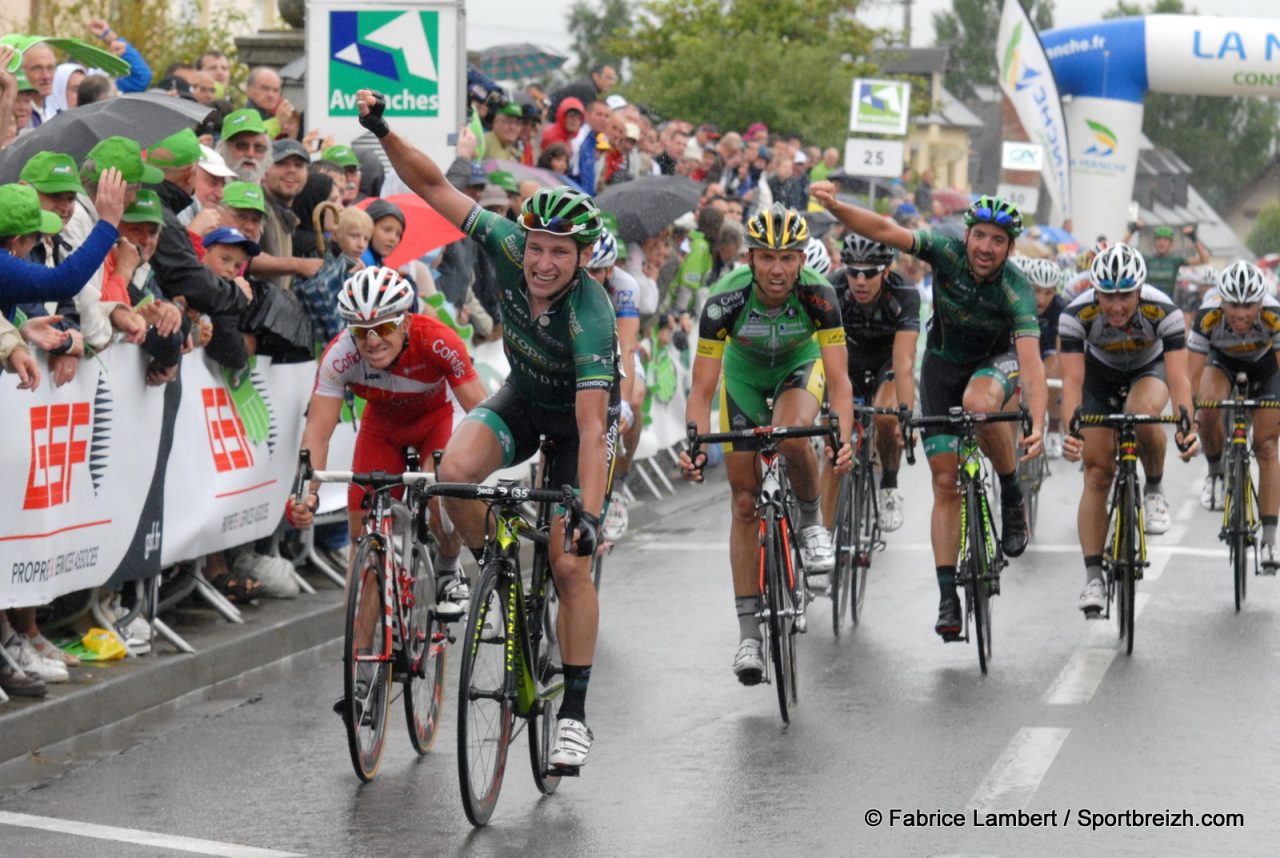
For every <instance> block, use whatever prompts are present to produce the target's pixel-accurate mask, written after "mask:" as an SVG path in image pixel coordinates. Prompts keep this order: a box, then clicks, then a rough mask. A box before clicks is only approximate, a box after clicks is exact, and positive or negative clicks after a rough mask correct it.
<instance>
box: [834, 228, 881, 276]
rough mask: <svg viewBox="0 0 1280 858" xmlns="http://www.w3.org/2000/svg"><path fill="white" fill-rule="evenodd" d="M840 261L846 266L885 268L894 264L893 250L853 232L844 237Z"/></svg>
mask: <svg viewBox="0 0 1280 858" xmlns="http://www.w3.org/2000/svg"><path fill="white" fill-rule="evenodd" d="M840 261H841V262H842V263H844V264H845V265H875V266H877V267H880V268H884V267H885V266H887V265H891V264H892V263H893V248H891V247H889V245H887V244H881V243H880V242H878V241H872V240H871V239H869V238H863V237H862V236H860V235H858V234H857V233H856V232H851V233H849V234H848V235H846V236H845V237H844V244H842V245H841V246H840Z"/></svg>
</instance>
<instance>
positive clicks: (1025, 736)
mask: <svg viewBox="0 0 1280 858" xmlns="http://www.w3.org/2000/svg"><path fill="white" fill-rule="evenodd" d="M1070 733H1071V730H1070V728H1067V727H1023V728H1022V729H1021V730H1019V731H1018V732H1017V733H1016V734H1015V735H1014V737H1013V738H1012V739H1011V740H1010V741H1009V744H1008V746H1007V747H1006V748H1005V749H1004V753H1003V754H1001V755H1000V759H998V760H996V764H995V765H994V766H992V767H991V771H990V772H988V773H987V777H986V778H985V779H984V780H983V781H982V784H981V785H980V786H979V787H978V790H977V792H975V793H974V794H973V798H971V799H969V804H968V805H967V808H968V809H971V810H977V811H1011V810H1021V809H1023V808H1025V807H1026V806H1027V804H1028V803H1029V802H1030V801H1031V798H1032V796H1034V795H1035V794H1036V790H1037V789H1039V788H1040V782H1041V781H1042V780H1044V776H1045V775H1046V774H1047V773H1048V771H1049V767H1050V766H1052V765H1053V760H1054V758H1055V757H1057V756H1058V750H1059V749H1060V748H1061V747H1062V743H1063V742H1065V741H1066V740H1067V736H1068V735H1070Z"/></svg>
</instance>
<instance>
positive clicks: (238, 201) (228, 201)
mask: <svg viewBox="0 0 1280 858" xmlns="http://www.w3.org/2000/svg"><path fill="white" fill-rule="evenodd" d="M222 204H223V205H224V206H226V207H227V208H232V209H253V210H254V211H255V212H262V213H263V214H266V213H267V200H266V197H264V196H263V195H262V188H260V187H258V186H257V185H255V184H254V183H253V182H229V183H228V184H227V186H226V187H225V188H223V189H222Z"/></svg>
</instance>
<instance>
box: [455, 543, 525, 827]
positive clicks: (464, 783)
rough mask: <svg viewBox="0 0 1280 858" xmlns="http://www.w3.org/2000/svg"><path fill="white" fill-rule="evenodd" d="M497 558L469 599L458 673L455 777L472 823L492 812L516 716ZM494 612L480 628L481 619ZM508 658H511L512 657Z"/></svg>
mask: <svg viewBox="0 0 1280 858" xmlns="http://www.w3.org/2000/svg"><path fill="white" fill-rule="evenodd" d="M505 562H508V561H506V560H498V561H495V562H491V563H489V564H486V566H485V569H484V572H483V573H481V575H480V582H479V583H478V584H477V585H476V591H475V594H474V596H473V597H472V600H471V609H470V611H469V612H468V614H467V630H466V633H465V637H464V638H463V650H462V666H461V668H460V670H459V677H458V783H459V786H460V788H461V791H462V809H463V811H464V812H465V813H466V814H467V819H468V820H470V821H471V824H472V825H475V826H477V827H479V826H482V825H485V824H486V823H487V822H488V821H489V818H490V817H491V816H492V815H493V809H494V807H495V806H496V805H497V803H498V793H499V792H500V791H501V789H502V776H503V772H504V771H505V770H506V766H507V751H508V749H509V748H510V746H511V738H512V728H513V724H514V722H515V705H514V700H513V694H512V684H513V682H514V676H512V670H514V668H512V667H509V666H508V659H507V657H506V654H507V647H508V646H515V645H516V642H514V641H508V640H507V634H508V632H507V629H508V626H509V622H508V619H507V614H506V602H507V597H508V594H507V590H508V587H509V586H510V585H509V584H505V583H504V582H503V581H502V579H501V578H500V576H499V572H498V569H497V568H496V567H497V566H498V565H499V564H501V563H505ZM491 615H492V616H494V617H496V618H497V622H496V623H490V624H489V631H488V632H486V631H485V626H486V619H488V618H489V617H490V616H491ZM511 661H514V659H512V660H511Z"/></svg>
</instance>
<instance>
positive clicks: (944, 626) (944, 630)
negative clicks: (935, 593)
mask: <svg viewBox="0 0 1280 858" xmlns="http://www.w3.org/2000/svg"><path fill="white" fill-rule="evenodd" d="M962 628H963V624H962V623H961V620H960V597H959V596H958V595H956V594H955V593H952V594H951V595H949V596H943V597H942V599H941V600H940V601H939V602H938V622H936V623H934V624H933V630H934V631H935V632H937V633H938V636H939V637H941V638H942V642H943V643H953V642H955V641H958V640H960V630H961V629H962Z"/></svg>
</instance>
